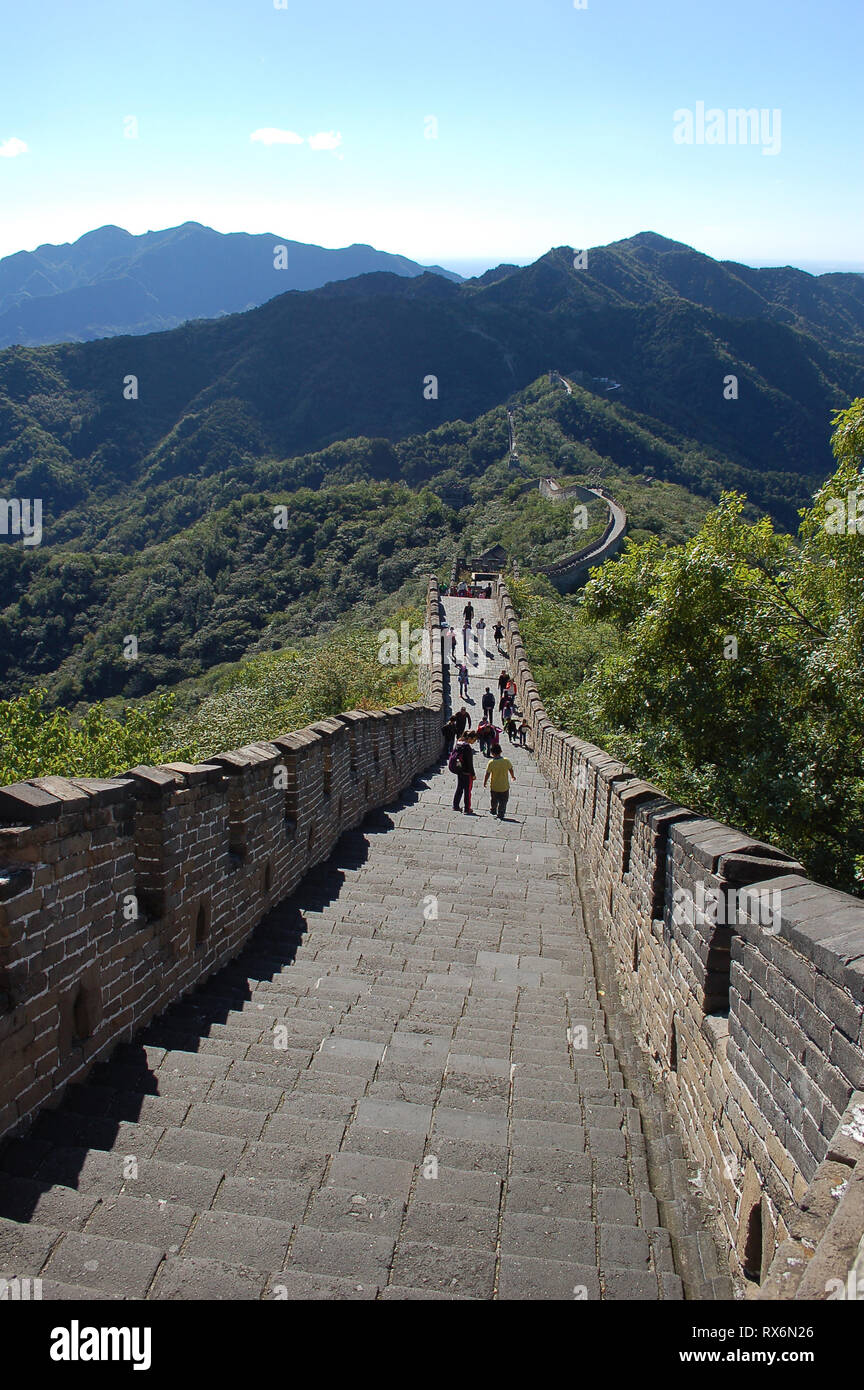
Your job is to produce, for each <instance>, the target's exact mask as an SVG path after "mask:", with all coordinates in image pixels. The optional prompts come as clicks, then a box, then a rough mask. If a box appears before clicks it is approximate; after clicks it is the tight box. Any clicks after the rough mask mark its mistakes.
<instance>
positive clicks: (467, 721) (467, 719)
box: [453, 705, 471, 739]
mask: <svg viewBox="0 0 864 1390" xmlns="http://www.w3.org/2000/svg"><path fill="white" fill-rule="evenodd" d="M453 723H454V724H455V725H456V737H457V739H458V738H461V737H462V735H463V734H464V732H465V730H466V729H470V728H471V716H470V714H469V713H468V711H467V709H466V708H465V706H464V705H462V707H461V709H457V711H456V713H455V714H454V715H453Z"/></svg>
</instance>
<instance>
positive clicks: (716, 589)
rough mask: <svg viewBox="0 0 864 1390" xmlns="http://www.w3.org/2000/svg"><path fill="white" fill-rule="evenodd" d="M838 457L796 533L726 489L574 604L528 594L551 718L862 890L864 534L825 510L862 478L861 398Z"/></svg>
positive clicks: (841, 433)
mask: <svg viewBox="0 0 864 1390" xmlns="http://www.w3.org/2000/svg"><path fill="white" fill-rule="evenodd" d="M834 450H835V455H836V458H837V468H836V471H835V473H834V475H833V476H832V477H831V478H830V479H829V480H828V482H826V483H825V485H824V486H823V487H822V488H821V489H820V490H819V492H818V493H817V495H816V497H815V499H814V501H813V504H812V506H810V507H808V508H804V509H802V520H801V525H800V530H799V535H798V537H797V538H794V537H791V536H789V535H784V534H781V533H778V532H777V531H776V530H775V529H774V527H773V525H772V523H771V521H770V520H769V519H768V518H762V519H760V520H757V521H755V522H748V521H746V520H745V519H744V516H743V510H744V499H743V498H742V497H741V496H740V495H738V494H735V493H726V494H724V495H723V497H722V498H721V500H720V503H719V505H718V506H717V507H716V508H715V509H714V510H713V511H712V512H711V513H710V514H709V515H708V517H707V518H706V520H705V523H704V525H703V526H702V528H701V529H700V530H699V532H698V533H697V534H696V535H695V536H693V537H692V539H690V540H689V541H687V542H686V543H685V544H684V545H680V546H668V545H663V544H661V543H660V542H659V541H657V540H654V539H652V540H648V541H644V542H641V543H633V542H630V543H628V545H627V546H626V547H625V550H624V553H623V555H622V556H621V558H620V559H619V560H618V561H616V562H614V563H612V564H609V565H607V566H605V567H604V568H603V569H601V570H599V571H597V572H595V574H594V577H593V578H592V580H591V581H590V583H589V584H588V585H587V587H586V589H585V591H584V597H583V599H582V600H581V602H580V603H579V605H578V606H577V607H576V609H575V610H574V609H568V608H567V606H566V605H564V604H563V603H561V602H560V601H558V600H555V599H552V598H549V597H542V596H539V595H537V594H534V595H532V594H531V593H526V591H525V589H524V588H523V589H522V590H520V589H519V588H518V586H517V600H518V603H519V604H520V606H521V611H522V621H523V623H524V635H525V640H526V647H527V650H528V651H529V655H530V659H531V660H532V663H533V664H534V665H535V678H536V679H537V682H538V686H539V687H540V689H541V691H542V692H543V693H544V695H545V696H546V697H547V698H548V702H549V709H550V714H551V715H552V717H554V718H556V719H558V720H559V722H561V723H562V724H563V725H564V727H566V728H569V729H571V730H572V731H573V732H574V733H577V734H578V735H580V736H581V737H583V738H587V739H589V740H590V741H592V742H594V743H596V744H599V745H600V746H602V747H604V748H606V749H607V750H609V751H611V752H614V753H615V754H616V755H617V756H619V757H621V758H622V759H623V760H624V761H626V762H627V763H629V764H630V765H631V766H632V767H633V768H634V769H635V770H636V771H638V772H639V773H640V774H641V775H643V776H645V777H647V778H649V779H651V780H652V781H654V782H655V783H656V784H657V785H658V786H660V787H661V788H662V789H663V790H664V791H665V792H666V793H667V794H668V795H669V796H671V797H673V798H675V799H677V800H679V801H681V802H682V803H683V804H684V805H690V806H692V807H693V808H694V809H695V810H698V811H700V812H704V813H707V814H709V815H712V816H716V817H717V818H719V819H721V820H724V821H726V822H729V823H731V824H733V825H738V826H741V827H742V828H743V829H745V830H746V831H747V832H748V833H750V834H753V835H756V836H758V837H760V838H762V839H764V840H767V841H769V842H773V843H775V844H777V845H778V846H779V847H781V848H784V849H786V850H787V851H790V852H792V853H793V854H794V855H796V856H798V857H799V858H800V859H801V860H802V862H803V863H804V864H805V866H806V868H807V870H808V872H809V873H810V874H811V875H812V876H813V877H815V878H817V879H819V880H820V881H822V882H828V883H831V884H835V885H837V886H839V887H841V888H844V889H846V890H848V891H862V890H864V827H862V813H864V662H862V651H864V537H862V536H861V535H860V534H858V532H857V528H856V529H853V530H852V531H851V532H850V531H849V530H848V528H847V529H846V530H844V531H843V532H842V533H834V532H832V531H831V529H829V527H828V526H827V525H826V521H827V519H828V517H829V516H830V515H831V513H832V505H831V503H832V499H834V498H838V497H842V498H843V499H844V511H845V510H846V508H845V499H846V497H847V494H848V493H849V492H852V493H853V494H857V493H858V492H859V491H860V490H861V488H862V478H861V470H862V462H864V401H862V400H858V401H856V402H854V404H853V405H852V406H851V407H850V408H849V409H848V410H846V411H844V412H841V413H839V414H838V416H837V417H836V420H835V433H834ZM862 527H864V523H862ZM535 653H536V656H535Z"/></svg>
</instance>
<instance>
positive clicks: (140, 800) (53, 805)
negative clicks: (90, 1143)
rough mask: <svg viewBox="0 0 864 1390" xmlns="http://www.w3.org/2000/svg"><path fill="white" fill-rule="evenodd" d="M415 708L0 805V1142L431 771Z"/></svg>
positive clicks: (50, 784)
mask: <svg viewBox="0 0 864 1390" xmlns="http://www.w3.org/2000/svg"><path fill="white" fill-rule="evenodd" d="M427 619H428V624H429V630H430V646H431V652H432V660H431V663H429V664H427V665H425V666H421V667H420V668H419V679H420V685H421V690H422V693H423V696H424V700H423V701H422V702H419V701H418V702H416V703H414V704H408V705H400V706H396V707H394V708H391V709H387V710H383V711H368V710H365V711H364V710H350V711H348V712H346V713H344V714H340V715H339V716H337V717H335V718H329V719H322V720H319V721H317V722H316V723H314V724H311V725H310V726H309V727H308V728H306V729H300V730H298V731H296V732H293V733H286V734H285V735H283V736H281V737H279V738H275V739H273V740H272V741H270V742H267V743H252V744H249V745H247V746H246V747H244V748H239V749H234V750H232V751H230V752H226V753H222V754H219V755H218V756H216V757H214V758H212V759H211V760H210V761H209V762H207V763H202V764H197V765H191V764H187V763H171V764H166V765H163V766H161V767H155V768H153V767H136V768H132V769H130V771H129V772H128V773H126V774H125V775H124V776H122V777H116V778H110V779H104V780H97V779H93V778H72V779H66V778H62V777H43V778H37V779H34V780H32V781H29V782H24V783H20V784H17V785H15V786H11V787H4V788H2V789H0V1137H2V1136H4V1135H7V1134H9V1133H11V1132H13V1131H15V1130H17V1129H19V1128H20V1127H22V1126H23V1125H25V1124H26V1123H27V1122H28V1121H29V1120H31V1119H32V1117H33V1116H34V1115H35V1114H36V1112H37V1111H38V1110H39V1109H40V1108H41V1107H42V1106H43V1105H44V1104H46V1102H49V1101H52V1100H53V1099H55V1098H57V1097H58V1096H59V1095H60V1093H61V1092H62V1091H63V1089H64V1087H65V1086H66V1085H67V1084H68V1083H69V1082H71V1081H80V1080H81V1079H82V1078H83V1076H84V1075H85V1074H86V1073H87V1072H88V1071H89V1069H90V1068H91V1067H92V1066H93V1064H94V1063H95V1062H96V1061H98V1060H100V1059H102V1058H104V1057H106V1056H107V1055H108V1053H109V1052H110V1051H111V1050H112V1048H113V1047H114V1046H115V1045H116V1043H117V1042H118V1041H121V1040H126V1039H129V1038H131V1037H132V1035H133V1034H134V1033H135V1032H136V1031H137V1030H138V1029H140V1028H141V1027H142V1026H143V1025H144V1024H146V1023H148V1022H149V1021H150V1020H151V1019H152V1018H154V1017H155V1016H156V1015H157V1014H158V1013H160V1012H161V1011H162V1010H163V1009H164V1008H165V1007H166V1006H167V1005H168V1004H169V1003H171V1002H173V1001H174V1000H177V999H179V998H180V997H181V996H182V995H183V994H185V993H186V992H187V991H189V990H190V989H191V988H192V987H193V986H194V985H196V984H198V983H199V982H200V981H201V980H203V979H205V978H206V977H207V976H209V975H211V974H212V973H213V972H214V971H215V970H217V969H219V967H220V966H222V965H224V964H225V962H226V961H228V960H230V959H231V958H232V957H234V956H235V955H236V954H237V953H238V952H239V951H240V949H241V948H242V946H243V944H244V942H245V941H246V940H247V938H248V937H249V935H250V933H251V932H252V931H253V929H254V928H255V927H256V926H257V925H258V923H259V922H260V921H261V920H262V918H263V917H264V916H265V914H266V913H267V911H268V910H269V909H270V908H271V907H272V906H273V905H274V904H275V903H277V902H279V901H280V900H281V899H282V898H285V897H286V896H288V894H290V893H291V892H292V891H293V890H294V889H295V888H296V886H297V884H298V883H299V882H300V880H301V879H302V878H303V876H304V874H306V873H307V871H308V870H309V869H310V868H312V867H313V866H314V865H315V864H318V863H319V862H321V861H322V860H324V859H326V858H327V856H328V855H329V854H330V852H331V850H332V849H333V846H334V845H335V843H336V841H337V840H338V839H339V836H340V835H341V834H342V833H343V831H345V830H348V829H350V828H351V827H353V826H356V825H358V824H359V823H360V822H361V821H362V820H363V818H364V816H366V814H367V813H368V812H369V811H371V810H374V809H375V808H376V807H379V806H382V805H385V804H386V803H387V802H388V801H390V800H392V799H393V798H394V797H395V796H396V795H397V794H398V792H399V791H401V790H402V789H403V788H404V787H406V786H408V785H410V783H411V781H412V780H413V778H414V777H415V776H416V775H417V774H418V773H419V772H421V771H423V770H424V769H425V768H427V767H429V765H430V764H431V763H433V762H434V761H435V760H436V759H437V757H438V755H439V753H440V749H441V723H442V719H441V711H442V708H443V702H444V687H443V671H442V664H441V629H440V622H439V600H438V585H437V582H436V581H435V580H434V579H433V580H431V581H430V584H429V590H428V608H427Z"/></svg>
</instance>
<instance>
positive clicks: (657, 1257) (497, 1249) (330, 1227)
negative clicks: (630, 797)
mask: <svg viewBox="0 0 864 1390" xmlns="http://www.w3.org/2000/svg"><path fill="white" fill-rule="evenodd" d="M463 604H464V600H448V601H447V604H446V607H447V610H448V615H449V616H451V617H453V616H454V614H456V613H458V614H460V615H461V610H462V606H463ZM474 606H475V609H476V610H477V616H478V617H479V616H480V614H481V613H485V615H486V617H487V622H489V623H490V627H489V642H488V646H489V648H490V649H491V648H492V647H493V646H494V644H493V643H492V640H491V621H492V617H491V609H492V605H491V603H481V602H478V601H475V604H474ZM447 649H448V652H449V643H448V644H447ZM499 670H500V665H499V663H498V662H497V661H495V660H493V661H491V662H490V663H489V665H488V668H487V673H486V675H485V677H484V676H481V675H474V676H472V681H471V687H472V688H471V699H472V700H474V701H475V702H476V705H475V706H472V707H471V708H472V713H473V712H474V710H475V709H476V710H479V701H480V695H481V694H482V691H483V688H484V686H485V685H486V684H489V685H491V686H492V687H493V690H494V689H497V685H496V682H497V675H498V671H499ZM475 723H476V717H475ZM508 751H509V750H508ZM513 761H514V764H515V768H516V774H517V782H516V784H515V788H514V790H513V793H512V795H511V799H510V805H509V807H508V814H507V819H506V820H505V821H503V822H499V821H498V820H496V819H493V817H492V816H491V815H490V814H489V801H488V792H485V793H482V794H480V795H477V796H476V798H475V806H476V810H477V813H478V814H476V815H474V816H464V815H461V814H456V813H454V812H453V810H452V806H451V801H452V795H453V790H454V786H455V779H454V777H453V776H452V774H450V773H449V772H448V771H447V770H446V767H445V768H443V770H441V771H436V772H434V773H433V774H430V775H429V776H428V777H427V778H424V779H420V780H419V781H418V782H417V783H416V784H415V788H414V789H413V790H412V791H410V792H409V793H408V794H406V795H405V796H404V797H403V798H402V799H401V801H400V802H399V804H398V805H397V806H395V807H390V808H387V810H386V811H383V812H380V813H378V814H377V815H376V816H374V817H371V818H369V819H368V820H367V821H366V822H365V823H364V825H363V826H362V827H361V828H359V829H358V830H357V831H355V832H352V833H351V834H349V835H346V836H345V837H343V839H342V841H341V842H340V845H339V847H338V849H337V851H336V853H335V854H334V855H333V856H332V857H331V859H330V860H329V861H328V863H327V864H326V865H322V866H321V867H320V868H319V869H318V870H316V871H314V872H313V873H312V874H311V875H309V877H308V878H307V879H306V880H305V881H304V883H303V885H302V889H301V891H300V892H299V893H297V894H296V895H295V896H294V897H293V898H292V899H290V900H288V901H287V902H285V903H284V904H282V905H281V906H280V907H279V908H277V909H276V910H275V911H274V912H273V913H271V914H270V916H269V917H268V919H267V920H266V922H265V923H264V924H263V925H262V926H261V928H259V930H258V931H257V932H256V934H255V936H254V937H253V938H252V939H251V941H250V942H249V943H248V945H247V948H246V949H245V951H244V952H243V954H242V956H240V957H239V958H238V959H237V961H235V962H234V963H233V964H232V965H231V966H229V967H228V968H227V969H225V970H223V971H221V972H220V973H219V974H218V975H217V976H215V977H214V978H213V979H212V980H210V981H209V982H208V983H206V984H205V985H204V986H203V987H202V988H200V989H199V990H198V991H196V992H195V994H194V995H191V996H189V997H188V998H187V999H186V1000H185V1001H182V1002H180V1003H179V1004H177V1005H176V1006H174V1007H173V1008H171V1009H170V1010H169V1011H168V1012H167V1013H166V1014H165V1015H163V1016H162V1018H161V1019H160V1020H159V1021H158V1022H157V1023H156V1024H154V1025H153V1026H151V1027H150V1028H149V1029H148V1030H147V1032H146V1033H145V1034H144V1035H143V1038H142V1040H141V1041H139V1042H136V1043H134V1044H130V1045H128V1046H123V1047H120V1048H118V1049H117V1051H116V1052H115V1054H114V1056H113V1057H112V1059H111V1061H110V1062H108V1063H106V1064H103V1065H101V1066H100V1067H98V1068H97V1069H96V1070H95V1071H94V1073H93V1074H92V1075H91V1078H90V1079H89V1081H88V1083H87V1084H86V1085H82V1086H76V1087H73V1088H70V1090H69V1091H68V1093H67V1097H66V1099H65V1100H64V1103H63V1105H62V1107H61V1108H60V1109H59V1110H57V1111H54V1112H52V1113H46V1114H43V1116H42V1117H41V1118H40V1119H39V1120H38V1121H37V1123H36V1125H35V1126H34V1128H33V1129H32V1131H31V1133H30V1135H29V1136H28V1137H27V1138H25V1139H22V1140H16V1141H14V1142H12V1143H11V1144H9V1145H7V1147H6V1149H5V1150H4V1151H3V1153H2V1155H0V1218H2V1219H0V1274H3V1273H7V1274H12V1275H18V1276H19V1277H25V1276H41V1278H42V1280H43V1296H44V1297H45V1298H61V1297H89V1298H106V1297H107V1298H131V1299H143V1298H149V1299H206V1298H218V1299H260V1298H289V1299H295V1298H301V1299H306V1298H336V1299H340V1298H348V1299H357V1298H360V1299H364V1298H365V1299H373V1298H376V1297H377V1298H382V1299H416V1298H447V1299H460V1298H469V1299H490V1298H503V1299H523V1298H533V1299H573V1298H588V1299H597V1298H611V1299H645V1300H647V1299H657V1298H664V1299H677V1298H680V1297H681V1296H682V1295H681V1284H680V1281H679V1279H678V1277H677V1275H675V1274H674V1273H673V1272H672V1268H673V1267H672V1258H671V1249H670V1241H669V1236H668V1233H667V1231H665V1230H664V1229H662V1228H661V1227H660V1225H659V1221H658V1213H657V1205H656V1202H655V1200H654V1197H653V1196H652V1195H651V1192H650V1190H649V1182H648V1175H647V1170H646V1163H645V1145H644V1140H643V1136H642V1132H641V1126H640V1117H639V1111H638V1110H637V1108H636V1107H635V1105H634V1102H633V1098H632V1096H631V1095H630V1093H629V1092H628V1091H627V1090H626V1089H625V1088H624V1086H623V1082H622V1078H621V1074H620V1071H619V1069H618V1066H617V1063H616V1059H615V1053H614V1049H613V1048H612V1046H611V1044H610V1043H609V1042H608V1041H607V1040H606V1037H605V1035H604V1033H603V1031H602V1029H603V1021H602V1020H603V1015H602V1010H601V1008H600V1005H599V1003H598V999H597V992H596V986H595V982H594V978H593V972H592V960H591V952H590V949H589V945H588V941H587V938H586V934H585V929H584V926H583V922H582V916H581V912H580V909H579V906H578V904H574V902H573V899H572V896H571V888H570V878H569V865H568V853H567V851H566V849H565V845H564V836H563V832H562V830H561V827H560V824H559V822H558V820H557V819H556V817H555V813H554V807H553V804H552V798H551V793H550V790H549V788H548V786H547V784H546V782H545V780H544V779H543V777H542V776H541V774H540V772H539V771H538V769H537V766H536V764H535V762H534V760H533V758H532V756H531V754H530V752H528V751H526V750H522V749H517V750H516V751H515V752H514V753H513ZM478 766H479V767H480V768H481V769H482V768H483V761H482V759H478ZM479 780H482V771H481V779H479ZM478 785H479V782H478ZM582 1029H584V1030H587V1039H588V1045H587V1047H585V1046H579V1045H578V1044H579V1043H580V1042H581V1041H583V1039H584V1035H583V1033H582V1032H581V1031H580V1030H582ZM574 1043H576V1044H577V1045H576V1046H574V1045H573V1044H574ZM281 1044H284V1046H281Z"/></svg>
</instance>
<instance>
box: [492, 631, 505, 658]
mask: <svg viewBox="0 0 864 1390" xmlns="http://www.w3.org/2000/svg"><path fill="white" fill-rule="evenodd" d="M492 636H493V637H494V638H495V646H496V647H497V648H498V650H499V652H500V651H501V643H502V641H503V639H504V628H503V627H502V626H501V624H500V623H496V624H495V626H494V627H493V629H492ZM502 655H503V653H502Z"/></svg>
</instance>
